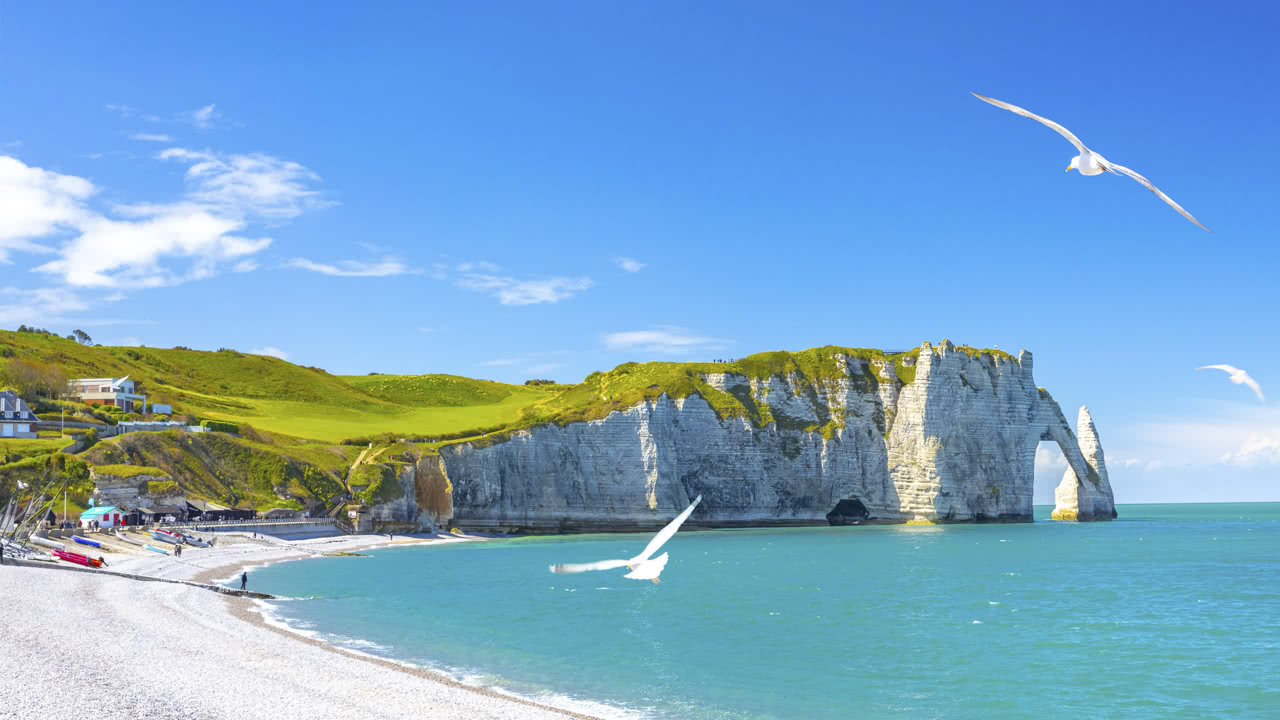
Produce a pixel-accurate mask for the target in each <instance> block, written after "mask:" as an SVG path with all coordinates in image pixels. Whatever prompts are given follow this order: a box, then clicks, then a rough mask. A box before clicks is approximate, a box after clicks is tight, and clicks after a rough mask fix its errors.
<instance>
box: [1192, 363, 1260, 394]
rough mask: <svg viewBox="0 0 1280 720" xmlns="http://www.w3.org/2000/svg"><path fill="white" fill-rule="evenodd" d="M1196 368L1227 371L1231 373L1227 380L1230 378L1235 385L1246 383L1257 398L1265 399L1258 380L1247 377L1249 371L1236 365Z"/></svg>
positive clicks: (1199, 368)
mask: <svg viewBox="0 0 1280 720" xmlns="http://www.w3.org/2000/svg"><path fill="white" fill-rule="evenodd" d="M1196 369H1197V370H1221V371H1223V372H1225V373H1228V374H1230V375H1231V377H1229V378H1227V379H1228V380H1230V381H1231V382H1233V383H1235V384H1237V385H1248V386H1249V387H1251V388H1253V392H1254V393H1256V394H1257V395H1258V399H1259V400H1261V401H1262V402H1266V401H1267V399H1266V398H1264V397H1262V387H1261V386H1260V385H1258V381H1257V380H1254V379H1253V378H1251V377H1249V373H1247V372H1245V371H1243V370H1241V369H1240V368H1238V367H1234V366H1232V365H1205V366H1204V367H1198V368H1196Z"/></svg>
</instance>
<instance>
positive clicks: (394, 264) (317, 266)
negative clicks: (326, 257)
mask: <svg viewBox="0 0 1280 720" xmlns="http://www.w3.org/2000/svg"><path fill="white" fill-rule="evenodd" d="M285 267H290V268H297V269H299V270H310V271H312V272H318V273H322V274H324V275H333V276H334V277H389V276H392V275H406V274H412V273H417V272H420V271H419V270H415V269H413V268H411V267H409V266H408V265H405V264H404V263H402V262H399V261H397V260H393V259H391V258H386V259H384V260H383V261H382V262H378V263H366V262H360V261H358V260H340V261H338V264H336V265H326V264H323V263H317V262H312V261H310V260H308V259H306V258H294V259H292V260H290V261H289V262H287V263H285Z"/></svg>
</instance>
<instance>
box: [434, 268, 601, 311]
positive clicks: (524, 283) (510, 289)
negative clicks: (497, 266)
mask: <svg viewBox="0 0 1280 720" xmlns="http://www.w3.org/2000/svg"><path fill="white" fill-rule="evenodd" d="M594 284H595V283H593V282H592V281H591V278H586V277H580V278H569V277H553V278H547V279H545V280H517V279H515V278H512V277H505V276H501V275H483V274H479V273H466V274H464V275H463V276H462V277H461V278H459V279H458V285H459V286H460V287H464V288H467V289H468V290H478V291H480V292H484V293H488V294H490V295H493V296H494V297H496V298H498V302H500V303H502V304H503V305H537V304H541V303H556V302H560V301H561V300H565V299H567V298H571V297H573V296H574V295H575V294H576V293H578V292H581V291H583V290H586V289H587V288H589V287H591V286H592V285H594Z"/></svg>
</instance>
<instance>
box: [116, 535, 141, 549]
mask: <svg viewBox="0 0 1280 720" xmlns="http://www.w3.org/2000/svg"><path fill="white" fill-rule="evenodd" d="M116 539H117V540H121V541H123V542H127V543H129V544H130V545H137V546H138V547H142V543H140V542H138V541H137V540H134V539H133V538H131V537H129V536H128V535H125V534H124V533H116Z"/></svg>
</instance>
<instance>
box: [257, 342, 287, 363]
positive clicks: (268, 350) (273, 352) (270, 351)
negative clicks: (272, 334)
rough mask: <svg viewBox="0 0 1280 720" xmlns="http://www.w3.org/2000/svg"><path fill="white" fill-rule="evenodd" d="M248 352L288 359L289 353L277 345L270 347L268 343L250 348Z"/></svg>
mask: <svg viewBox="0 0 1280 720" xmlns="http://www.w3.org/2000/svg"><path fill="white" fill-rule="evenodd" d="M249 353H250V354H251V355H269V356H271V357H273V358H280V359H281V360H288V359H289V353H287V352H285V351H283V350H281V349H280V348H278V347H272V346H270V345H268V346H266V347H260V348H257V349H256V350H250V351H249Z"/></svg>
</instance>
